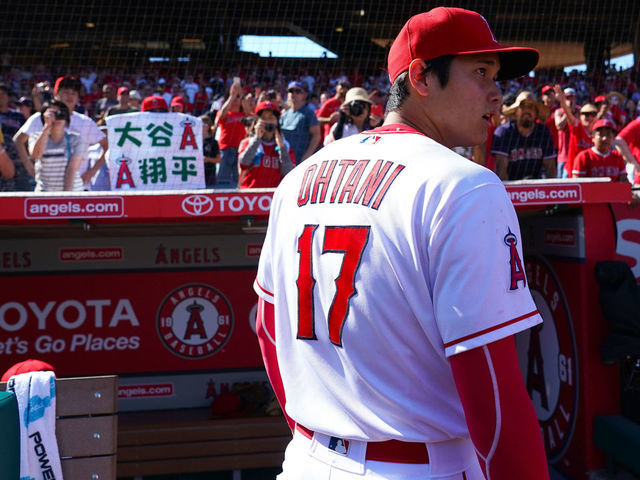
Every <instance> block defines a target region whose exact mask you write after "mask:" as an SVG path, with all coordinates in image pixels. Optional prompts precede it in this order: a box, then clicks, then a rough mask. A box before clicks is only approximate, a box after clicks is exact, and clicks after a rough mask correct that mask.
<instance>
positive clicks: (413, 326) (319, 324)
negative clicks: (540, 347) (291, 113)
mask: <svg viewBox="0 0 640 480" xmlns="http://www.w3.org/2000/svg"><path fill="white" fill-rule="evenodd" d="M537 60H538V53H537V51H535V50H532V49H527V48H517V47H511V48H507V47H503V46H501V45H500V44H499V43H498V42H497V41H496V40H495V37H494V36H493V33H492V32H491V30H490V28H489V25H488V24H487V22H486V20H485V19H484V18H483V17H482V16H480V15H479V14H477V13H475V12H471V11H468V10H463V9H458V8H443V7H440V8H436V9H433V10H431V11H429V12H426V13H422V14H419V15H416V16H414V17H412V18H411V19H409V21H408V22H407V23H406V25H405V26H404V27H403V28H402V30H401V31H400V33H399V35H398V36H397V38H396V39H395V42H394V43H393V46H392V47H391V49H390V52H389V58H388V71H389V75H390V80H391V83H392V88H391V90H390V95H389V100H388V104H387V106H388V111H389V113H388V116H387V118H386V121H385V124H384V125H383V126H382V127H379V128H377V129H374V130H371V131H365V132H362V133H360V134H357V135H353V136H351V137H348V138H346V139H342V140H338V141H336V142H333V143H331V144H330V145H329V146H327V147H325V148H323V149H322V150H320V151H319V152H318V153H316V154H315V155H314V156H312V157H311V158H309V159H308V160H306V161H305V162H304V163H302V164H301V165H299V166H298V167H296V168H295V169H294V170H293V171H292V172H291V173H289V174H288V175H287V176H286V177H285V178H284V179H283V181H282V182H281V184H280V186H279V187H278V189H277V190H276V192H275V194H274V198H273V202H272V206H271V212H270V219H269V227H268V230H267V234H266V238H265V242H264V245H263V249H262V254H261V258H260V263H259V267H258V274H257V278H256V282H255V290H256V292H257V293H258V295H259V302H258V323H257V327H258V337H259V341H260V344H261V348H262V351H263V356H264V359H265V365H266V369H267V373H268V375H269V377H270V380H271V382H272V384H273V386H274V390H275V391H276V395H277V396H278V400H279V401H280V403H281V405H282V406H283V408H284V410H285V412H286V415H287V419H288V421H289V422H290V426H291V427H292V429H293V431H294V434H293V439H292V441H291V442H290V444H289V446H288V447H287V450H286V454H285V460H284V463H283V473H282V474H281V475H280V476H279V477H278V478H280V479H311V480H315V479H323V480H328V479H330V478H331V479H341V480H349V479H362V478H367V479H383V478H384V479H390V478H393V479H422V480H424V479H438V480H463V479H466V480H481V479H485V478H486V479H491V480H503V479H509V480H512V479H518V480H534V479H535V480H541V479H547V478H549V476H548V469H547V464H546V458H545V454H544V449H543V446H542V440H541V436H540V431H539V427H538V422H537V418H536V414H535V411H534V409H533V406H532V404H531V402H530V400H529V397H528V395H527V391H526V389H525V386H524V382H523V380H522V377H521V374H520V368H519V366H518V361H517V354H516V349H515V345H514V341H513V334H515V333H517V332H519V331H521V330H524V329H527V328H529V327H531V326H533V325H536V324H538V323H540V322H541V317H540V315H539V313H538V312H537V310H536V306H535V304H534V302H533V300H532V298H531V295H530V293H529V290H528V286H527V278H526V275H525V271H524V262H523V256H522V241H521V238H520V231H519V228H518V219H517V217H516V215H515V212H514V209H513V206H512V204H511V202H510V200H509V198H508V196H507V194H506V191H505V188H504V186H503V185H502V183H501V182H500V181H499V179H498V178H497V177H496V176H495V174H494V173H493V172H491V171H489V170H487V169H486V168H483V167H481V166H479V165H477V164H474V163H473V162H470V161H468V160H466V159H464V158H462V157H460V156H459V155H457V154H455V153H454V152H453V151H452V150H451V148H452V147H454V146H460V145H462V146H469V145H478V144H481V143H483V142H484V141H485V140H486V135H487V129H488V127H489V125H490V121H491V117H492V116H493V115H497V113H498V108H499V106H500V102H501V95H500V90H499V89H498V87H497V86H496V83H495V81H496V80H502V79H509V78H515V77H518V76H521V75H524V74H526V73H527V72H529V71H530V70H531V69H532V68H533V67H534V66H535V65H536V63H537Z"/></svg>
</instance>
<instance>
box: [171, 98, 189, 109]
mask: <svg viewBox="0 0 640 480" xmlns="http://www.w3.org/2000/svg"><path fill="white" fill-rule="evenodd" d="M176 105H180V106H181V107H186V104H185V103H184V98H182V97H173V98H172V99H171V106H172V107H174V106H176Z"/></svg>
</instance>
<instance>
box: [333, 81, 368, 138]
mask: <svg viewBox="0 0 640 480" xmlns="http://www.w3.org/2000/svg"><path fill="white" fill-rule="evenodd" d="M372 103H373V102H372V101H371V100H370V99H369V96H368V95H367V91H366V90H365V89H364V88H360V87H354V88H352V89H350V90H349V91H348V92H347V95H346V96H345V99H344V103H343V104H342V105H341V106H340V117H339V118H338V121H337V122H336V123H334V124H333V126H332V127H331V130H329V134H328V135H327V136H326V137H324V145H327V144H329V143H331V142H334V141H336V140H339V139H341V138H346V137H350V136H351V135H355V134H357V133H360V132H362V131H363V130H369V129H370V128H372V127H371V125H370V119H369V115H370V114H371V104H372Z"/></svg>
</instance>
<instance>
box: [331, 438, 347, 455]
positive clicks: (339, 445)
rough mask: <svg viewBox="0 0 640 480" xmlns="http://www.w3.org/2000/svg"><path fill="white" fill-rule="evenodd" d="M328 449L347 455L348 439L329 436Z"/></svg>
mask: <svg viewBox="0 0 640 480" xmlns="http://www.w3.org/2000/svg"><path fill="white" fill-rule="evenodd" d="M329 450H333V451H334V452H336V453H339V454H340V455H347V454H348V453H349V440H344V439H342V438H338V437H331V438H329Z"/></svg>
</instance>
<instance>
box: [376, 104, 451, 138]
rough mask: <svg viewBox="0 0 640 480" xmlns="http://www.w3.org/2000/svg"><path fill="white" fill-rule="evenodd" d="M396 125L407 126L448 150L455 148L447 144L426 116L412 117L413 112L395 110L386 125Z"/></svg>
mask: <svg viewBox="0 0 640 480" xmlns="http://www.w3.org/2000/svg"><path fill="white" fill-rule="evenodd" d="M395 124H400V125H407V126H408V127H411V128H413V129H415V130H417V131H419V132H420V133H423V134H425V135H426V136H427V137H429V138H431V139H432V140H434V141H436V142H438V143H439V144H441V145H444V146H445V147H447V148H452V147H453V146H454V145H448V144H447V142H446V141H445V139H444V137H443V135H442V134H441V133H440V131H439V129H438V128H437V126H436V125H435V124H434V123H433V122H431V120H430V119H429V118H427V117H425V116H424V115H412V114H411V112H408V111H407V110H406V108H403V109H402V110H394V111H392V112H389V113H388V114H387V117H386V119H385V121H384V125H395Z"/></svg>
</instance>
